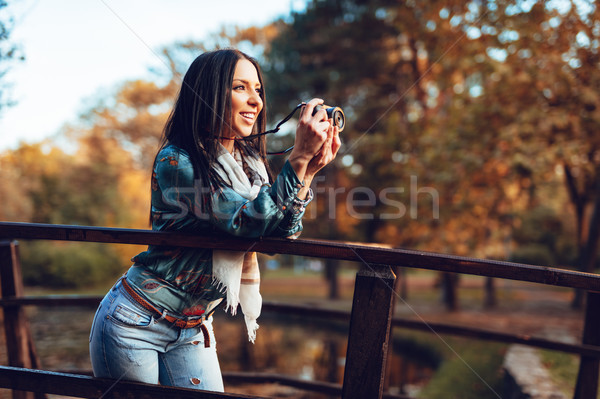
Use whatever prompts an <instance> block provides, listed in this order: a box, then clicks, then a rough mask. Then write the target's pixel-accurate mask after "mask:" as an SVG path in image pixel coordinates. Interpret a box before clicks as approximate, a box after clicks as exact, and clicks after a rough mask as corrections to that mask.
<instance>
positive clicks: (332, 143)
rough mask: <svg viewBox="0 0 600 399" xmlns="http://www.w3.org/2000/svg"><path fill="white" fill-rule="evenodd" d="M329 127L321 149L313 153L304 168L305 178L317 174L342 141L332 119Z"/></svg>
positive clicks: (331, 159)
mask: <svg viewBox="0 0 600 399" xmlns="http://www.w3.org/2000/svg"><path fill="white" fill-rule="evenodd" d="M329 122H330V127H329V130H328V131H327V139H326V140H325V142H324V143H323V146H322V147H321V149H320V150H319V151H318V152H317V153H316V154H315V156H314V157H313V158H312V159H311V160H310V162H309V163H308V166H307V168H306V174H305V179H310V180H312V178H313V177H314V176H315V175H316V174H317V172H319V171H320V170H321V169H323V167H325V165H327V164H329V163H331V162H332V161H333V160H334V159H335V157H336V155H337V153H338V151H339V149H340V147H341V145H342V142H341V140H340V130H339V128H338V127H337V126H335V125H334V123H333V120H331V119H330V120H329Z"/></svg>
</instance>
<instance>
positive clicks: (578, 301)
mask: <svg viewBox="0 0 600 399" xmlns="http://www.w3.org/2000/svg"><path fill="white" fill-rule="evenodd" d="M599 169H600V168H599ZM595 181H596V184H595V190H594V195H595V199H594V209H593V211H592V217H591V218H590V222H589V224H588V226H589V227H588V234H587V237H586V238H587V239H586V240H585V242H584V245H583V246H582V248H581V249H580V251H579V256H578V261H577V268H578V269H579V270H581V271H583V272H587V273H592V272H593V271H594V264H595V263H596V257H597V256H598V238H599V237H600V170H598V171H597V172H596V179H595ZM584 295H585V292H583V291H581V290H576V291H575V297H574V298H573V302H572V303H571V307H573V308H575V309H581V308H582V307H583V298H584Z"/></svg>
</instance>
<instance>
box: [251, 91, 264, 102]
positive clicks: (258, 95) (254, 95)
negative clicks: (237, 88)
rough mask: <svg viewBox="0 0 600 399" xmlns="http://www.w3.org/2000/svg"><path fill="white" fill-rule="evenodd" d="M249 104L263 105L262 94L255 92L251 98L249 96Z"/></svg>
mask: <svg viewBox="0 0 600 399" xmlns="http://www.w3.org/2000/svg"><path fill="white" fill-rule="evenodd" d="M248 102H249V103H250V104H252V105H258V106H260V105H262V98H260V94H258V93H257V92H255V91H253V92H252V93H251V94H250V96H248Z"/></svg>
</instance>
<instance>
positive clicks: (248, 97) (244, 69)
mask: <svg viewBox="0 0 600 399" xmlns="http://www.w3.org/2000/svg"><path fill="white" fill-rule="evenodd" d="M262 90H263V89H262V85H261V83H260V80H259V78H258V72H257V71H256V68H255V67H254V65H253V64H252V63H251V62H250V61H248V60H246V59H241V60H239V61H238V62H237V65H236V67H235V72H234V75H233V81H232V86H231V118H230V120H231V129H229V130H228V131H227V132H226V133H225V135H226V136H227V137H234V136H238V137H248V136H250V134H252V128H253V127H254V124H255V122H256V120H257V118H258V114H260V112H261V111H262V109H263V101H262V99H261V95H262Z"/></svg>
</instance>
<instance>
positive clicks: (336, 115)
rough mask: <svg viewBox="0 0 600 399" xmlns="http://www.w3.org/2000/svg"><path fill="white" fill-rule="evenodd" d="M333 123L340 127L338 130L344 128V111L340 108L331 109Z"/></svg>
mask: <svg viewBox="0 0 600 399" xmlns="http://www.w3.org/2000/svg"><path fill="white" fill-rule="evenodd" d="M333 123H334V124H335V126H337V127H338V128H339V129H340V132H341V131H342V130H343V129H344V124H345V120H344V113H343V112H342V110H340V109H335V110H334V111H333Z"/></svg>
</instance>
